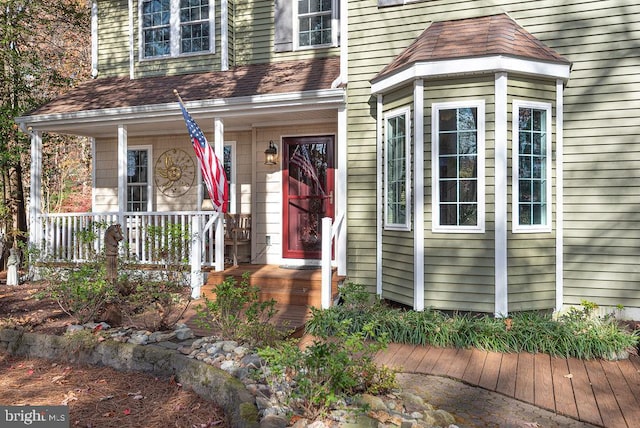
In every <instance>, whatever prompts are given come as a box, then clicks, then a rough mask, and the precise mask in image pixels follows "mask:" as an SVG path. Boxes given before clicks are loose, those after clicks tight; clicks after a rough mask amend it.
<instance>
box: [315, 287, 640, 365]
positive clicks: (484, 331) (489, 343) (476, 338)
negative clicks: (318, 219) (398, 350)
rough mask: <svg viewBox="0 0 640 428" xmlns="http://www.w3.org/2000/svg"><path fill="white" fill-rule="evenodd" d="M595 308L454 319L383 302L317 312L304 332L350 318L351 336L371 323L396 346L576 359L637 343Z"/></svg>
mask: <svg viewBox="0 0 640 428" xmlns="http://www.w3.org/2000/svg"><path fill="white" fill-rule="evenodd" d="M362 291H363V288H362V287H360V286H356V285H351V286H350V287H348V288H343V289H341V293H345V294H346V295H343V296H342V300H343V302H351V301H352V300H353V299H354V298H355V300H356V301H362V300H363V299H362V297H361V296H360V293H361V292H362ZM350 293H353V295H354V296H355V297H352V296H350V295H349V294H350ZM596 309H597V305H595V304H594V303H591V302H586V301H583V302H582V305H581V307H580V308H571V309H570V310H569V311H568V312H567V313H566V314H564V315H562V316H559V317H558V318H557V319H555V320H554V319H553V317H552V315H551V314H550V313H547V312H516V313H514V314H512V316H511V317H510V318H506V319H505V318H495V317H493V316H491V315H486V314H485V315H473V314H454V315H451V316H450V315H447V314H445V313H443V312H440V311H436V310H432V309H426V310H424V311H420V312H418V311H412V310H403V309H399V308H392V307H389V306H386V305H384V304H382V303H380V302H375V303H373V304H372V305H371V307H370V308H364V307H362V306H361V305H357V304H345V305H342V306H335V307H332V308H330V309H327V310H315V311H313V318H312V319H311V320H310V321H309V322H308V323H307V326H306V329H307V332H308V333H310V334H318V333H319V332H322V331H327V332H329V333H330V334H331V333H332V332H333V331H334V330H333V329H334V328H335V326H336V325H337V324H339V323H340V322H342V321H344V320H349V321H350V323H349V328H350V330H349V331H350V332H364V333H365V335H367V334H368V333H367V332H366V331H365V330H364V329H363V326H364V325H367V323H369V322H370V323H372V324H373V326H374V327H373V328H372V332H373V333H375V334H376V335H380V334H386V335H387V336H388V338H389V340H391V341H392V342H398V343H410V344H415V345H433V346H440V347H457V348H468V347H475V348H479V349H483V350H488V351H495V352H532V353H536V352H544V353H547V354H550V355H554V356H562V357H577V358H619V357H620V356H622V355H624V354H625V353H626V351H627V350H628V349H630V348H633V347H635V346H637V345H638V342H639V339H640V337H639V336H638V333H630V332H628V331H626V330H625V329H624V328H622V327H621V326H620V325H619V324H618V323H617V321H616V320H615V317H613V316H612V315H606V316H597V315H596V313H595V310H596ZM618 309H619V308H618Z"/></svg>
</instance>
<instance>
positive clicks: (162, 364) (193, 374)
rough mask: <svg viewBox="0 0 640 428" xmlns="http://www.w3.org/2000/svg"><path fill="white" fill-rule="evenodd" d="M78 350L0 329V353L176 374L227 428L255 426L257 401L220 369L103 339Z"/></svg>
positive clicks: (63, 341) (60, 339)
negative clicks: (217, 412) (209, 403)
mask: <svg viewBox="0 0 640 428" xmlns="http://www.w3.org/2000/svg"><path fill="white" fill-rule="evenodd" d="M74 347H75V348H76V349H74ZM77 348H78V345H77V344H74V343H73V341H72V340H70V338H69V337H68V336H50V335H44V334H37V333H28V332H23V331H20V330H14V329H0V351H6V352H9V353H10V354H13V355H19V356H26V357H38V358H46V359H52V360H64V361H69V362H74V363H80V364H90V365H102V366H108V367H112V368H114V369H116V370H120V371H136V372H145V373H151V374H154V375H157V376H175V377H176V380H177V381H179V382H180V383H181V384H182V385H184V386H185V387H188V388H191V389H192V390H193V391H194V392H195V393H197V394H198V395H199V396H201V397H202V398H204V399H207V400H210V401H212V402H214V403H215V404H217V405H218V406H220V407H222V409H223V410H224V412H225V415H226V416H227V418H228V420H229V424H230V425H231V427H237V428H254V427H258V426H259V423H258V408H257V406H256V403H255V398H254V397H253V396H252V395H251V393H249V392H248V391H247V389H246V387H245V385H244V384H243V383H242V382H240V381H239V380H238V379H236V378H235V377H233V376H231V375H230V374H229V373H227V372H225V371H224V370H220V369H218V368H216V367H213V366H211V365H209V364H205V363H203V362H201V361H198V360H194V359H189V358H187V357H185V356H184V355H181V354H179V353H176V352H175V351H171V350H167V349H163V348H161V347H158V346H150V345H147V346H140V345H134V344H131V343H120V342H115V341H111V340H106V341H104V342H100V343H97V344H96V345H95V346H93V347H91V348H81V349H77Z"/></svg>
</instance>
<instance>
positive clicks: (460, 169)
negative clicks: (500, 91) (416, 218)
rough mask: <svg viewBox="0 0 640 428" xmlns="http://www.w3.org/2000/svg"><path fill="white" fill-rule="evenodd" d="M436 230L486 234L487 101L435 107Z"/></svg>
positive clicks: (434, 195)
mask: <svg viewBox="0 0 640 428" xmlns="http://www.w3.org/2000/svg"><path fill="white" fill-rule="evenodd" d="M432 114H433V117H432V141H433V150H432V156H433V182H432V189H433V230H434V231H440V232H468V231H471V232H483V231H484V102H483V101H475V102H465V103H440V104H433V106H432Z"/></svg>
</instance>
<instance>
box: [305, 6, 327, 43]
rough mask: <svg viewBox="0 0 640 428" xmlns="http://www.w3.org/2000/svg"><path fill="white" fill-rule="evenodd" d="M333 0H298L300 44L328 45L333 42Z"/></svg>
mask: <svg viewBox="0 0 640 428" xmlns="http://www.w3.org/2000/svg"><path fill="white" fill-rule="evenodd" d="M331 6H332V1H331V0H300V1H298V44H299V45H300V46H315V45H326V44H331V42H332V33H331V24H332V22H331Z"/></svg>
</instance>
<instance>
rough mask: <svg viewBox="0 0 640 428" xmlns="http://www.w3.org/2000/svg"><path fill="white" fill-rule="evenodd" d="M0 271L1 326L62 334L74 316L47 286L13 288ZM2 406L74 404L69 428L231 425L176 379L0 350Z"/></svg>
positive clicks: (31, 285)
mask: <svg viewBox="0 0 640 428" xmlns="http://www.w3.org/2000/svg"><path fill="white" fill-rule="evenodd" d="M3 277H4V275H3V273H0V327H1V328H4V327H17V326H20V327H22V328H25V330H27V331H32V332H37V333H44V334H62V333H63V332H64V331H65V328H66V326H67V325H69V324H73V319H72V318H71V317H69V316H67V315H66V314H64V312H62V310H61V309H60V308H59V307H58V306H57V304H56V303H55V302H52V301H49V300H38V299H36V298H35V296H36V295H37V293H38V292H39V291H41V290H42V288H43V287H44V285H43V284H35V283H34V284H29V283H27V284H22V285H19V286H17V287H14V286H12V287H8V286H7V285H5V283H4V281H3ZM0 404H2V405H27V404H28V405H61V404H67V405H68V406H69V414H70V425H69V426H70V427H84V428H90V427H91V428H102V427H105V428H106V427H118V428H129V427H131V428H134V427H135V428H140V427H149V428H155V427H163V428H164V427H188V428H205V427H226V426H227V425H226V423H225V422H224V413H223V412H222V410H221V409H220V408H218V407H217V406H215V405H214V404H213V403H211V402H209V401H207V400H204V399H202V398H200V397H199V396H198V395H197V394H195V393H194V392H192V391H187V390H185V389H183V388H182V386H181V385H180V384H178V383H176V382H175V381H174V380H173V379H163V378H156V377H153V376H149V375H146V374H141V373H130V372H119V371H116V370H114V369H111V368H106V367H94V366H77V365H69V364H67V363H64V362H60V361H49V360H44V359H27V358H19V357H13V356H9V355H7V354H3V353H0Z"/></svg>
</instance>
